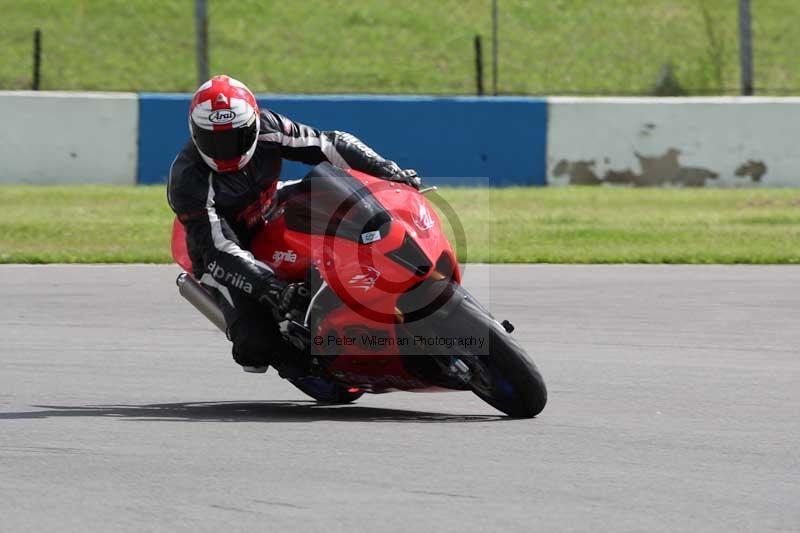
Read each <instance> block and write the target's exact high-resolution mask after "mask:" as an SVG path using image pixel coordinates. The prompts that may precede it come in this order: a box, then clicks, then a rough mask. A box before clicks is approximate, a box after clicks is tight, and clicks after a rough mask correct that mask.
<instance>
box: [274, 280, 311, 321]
mask: <svg viewBox="0 0 800 533" xmlns="http://www.w3.org/2000/svg"><path fill="white" fill-rule="evenodd" d="M310 303H311V291H309V290H308V287H306V286H305V285H304V284H302V283H289V284H288V285H287V286H286V288H285V289H283V291H282V292H281V297H280V304H279V306H278V311H280V313H281V314H282V315H283V316H285V317H286V318H288V319H290V320H294V321H295V322H301V323H302V322H303V319H304V318H305V314H306V310H307V309H308V305H309V304H310Z"/></svg>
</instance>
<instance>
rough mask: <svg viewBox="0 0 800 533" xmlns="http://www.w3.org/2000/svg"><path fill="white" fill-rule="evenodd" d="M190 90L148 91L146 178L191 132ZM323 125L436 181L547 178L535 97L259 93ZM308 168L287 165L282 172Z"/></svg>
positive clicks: (160, 169) (160, 177)
mask: <svg viewBox="0 0 800 533" xmlns="http://www.w3.org/2000/svg"><path fill="white" fill-rule="evenodd" d="M189 100H190V96H189V95H183V94H176V95H165V94H142V95H141V98H140V117H141V119H140V128H141V130H140V152H139V180H140V182H142V183H162V182H164V180H165V179H166V175H167V172H168V171H169V166H170V163H171V162H172V159H173V158H174V157H175V154H176V152H177V151H178V150H179V149H180V147H181V146H182V145H183V143H185V142H186V141H187V140H188V138H189V133H188V126H187V123H186V120H187V114H188V113H187V110H188V107H189ZM259 104H260V105H261V106H265V107H269V108H270V109H272V110H274V111H277V112H278V113H282V114H285V115H287V116H289V117H290V118H292V119H294V120H297V121H299V122H303V123H306V124H309V125H311V126H314V127H317V128H320V129H323V130H329V129H330V130H333V129H337V130H343V131H348V132H350V133H352V134H354V135H356V136H357V137H359V138H361V140H363V141H364V142H365V143H367V144H368V145H369V146H371V147H373V148H374V149H375V150H377V151H378V152H379V153H381V154H382V155H384V156H386V157H388V158H390V159H394V160H395V161H397V163H398V164H399V165H400V166H402V167H410V168H416V169H417V170H418V171H419V173H420V174H421V175H422V176H424V177H425V181H426V183H430V184H459V185H512V184H513V185H534V184H535V185H544V183H545V181H544V176H545V154H546V146H547V143H546V135H547V103H546V101H545V100H541V99H535V98H469V97H464V98H433V97H379V96H285V95H264V96H260V97H259ZM307 171H308V168H307V167H305V165H301V164H298V163H287V164H285V165H284V172H283V177H285V178H298V177H302V176H303V175H304V174H305V173H306V172H307Z"/></svg>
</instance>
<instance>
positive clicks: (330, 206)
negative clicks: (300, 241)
mask: <svg viewBox="0 0 800 533" xmlns="http://www.w3.org/2000/svg"><path fill="white" fill-rule="evenodd" d="M285 220H286V227H287V228H288V229H291V230H294V231H299V232H302V233H309V234H312V235H335V236H337V237H341V238H344V239H348V240H351V241H355V242H360V243H362V244H369V243H371V242H374V241H377V240H380V239H382V238H383V237H385V236H386V235H387V234H388V233H389V229H390V227H391V217H390V216H389V213H387V212H386V210H385V209H384V208H383V206H382V205H381V204H380V203H379V202H378V200H377V199H376V198H375V197H374V196H373V195H372V193H371V192H370V191H369V189H367V187H365V186H364V184H362V183H361V182H360V181H358V180H357V179H355V178H354V177H352V176H350V175H349V174H347V173H346V172H345V171H343V170H340V169H338V168H336V167H333V166H331V165H328V164H322V165H319V166H317V167H315V168H314V170H312V172H311V173H310V174H309V175H308V176H306V177H305V178H303V181H301V182H300V183H298V184H297V185H294V186H293V187H292V191H291V195H290V197H289V199H288V200H287V202H286V206H285Z"/></svg>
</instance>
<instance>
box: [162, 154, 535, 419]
mask: <svg viewBox="0 0 800 533" xmlns="http://www.w3.org/2000/svg"><path fill="white" fill-rule="evenodd" d="M423 192H424V191H423ZM265 221H266V224H265V229H264V230H262V231H261V232H260V233H259V234H258V235H257V236H256V238H255V239H254V241H253V243H252V245H251V251H252V253H253V254H254V255H255V257H256V258H257V259H259V260H260V261H262V262H264V263H266V264H268V265H269V266H270V267H271V268H272V269H273V270H274V271H275V273H276V275H277V276H278V277H280V278H281V279H284V280H286V281H288V282H295V283H300V282H302V283H304V284H306V286H307V288H308V290H309V291H310V294H311V295H313V296H312V297H311V303H310V305H309V307H308V310H307V312H306V313H305V318H304V320H302V321H301V320H287V319H282V320H283V321H282V323H281V332H282V334H283V335H284V336H285V338H286V340H287V341H289V342H291V343H292V344H293V345H295V346H297V347H298V348H301V349H302V350H304V351H305V353H307V354H308V357H307V358H304V360H303V361H296V362H293V363H282V366H278V368H277V370H278V371H279V373H280V375H281V377H284V378H286V379H288V380H289V381H290V382H291V383H293V384H294V385H295V386H296V387H297V388H298V389H300V390H301V391H303V392H304V393H305V394H307V395H309V396H311V397H312V398H314V399H316V400H318V401H321V402H331V403H349V402H353V401H355V400H357V399H358V398H359V397H360V396H361V395H362V394H364V393H366V392H369V393H384V392H391V391H397V390H405V391H418V392H435V391H453V390H457V391H464V390H470V391H473V392H474V393H475V394H477V395H478V396H479V397H480V398H482V399H483V400H484V401H486V402H487V403H489V404H490V405H492V406H493V407H495V408H497V409H498V410H500V411H502V412H504V413H506V414H508V415H509V416H512V417H526V418H527V417H533V416H536V415H537V414H538V413H539V412H541V410H542V409H543V408H544V406H545V403H546V402H547V390H546V388H545V384H544V381H543V380H542V377H541V375H540V374H539V371H538V370H537V369H536V366H535V365H534V363H533V361H531V360H530V358H529V357H528V356H527V355H526V353H525V351H524V350H523V349H522V347H521V346H520V345H519V344H518V343H517V342H516V341H515V340H514V339H513V338H512V336H511V331H513V326H512V325H511V324H510V323H509V322H508V321H503V323H500V322H498V321H497V320H495V318H494V317H493V316H492V315H491V314H490V313H489V311H488V310H487V309H486V308H484V307H483V306H481V305H480V304H479V303H478V302H477V301H476V300H475V299H474V298H473V297H472V296H471V295H470V294H469V293H468V292H467V291H466V289H464V288H463V287H462V286H461V272H460V268H459V265H458V262H457V261H456V256H455V253H454V252H453V248H452V246H451V245H450V242H449V241H448V239H447V237H446V236H445V234H444V232H443V230H442V225H441V221H440V219H439V216H438V214H437V212H436V211H435V210H434V209H433V207H432V206H431V204H430V203H429V202H428V201H427V199H426V198H425V197H424V196H423V194H422V193H420V192H419V191H417V190H415V189H413V188H412V187H409V186H406V185H403V184H398V183H394V182H388V181H385V180H381V179H378V178H375V177H373V176H369V175H367V174H364V173H361V172H356V171H353V170H347V171H344V170H341V169H338V168H336V167H333V166H331V165H328V164H325V163H324V164H322V165H319V166H317V167H315V168H314V169H313V170H312V171H311V173H310V174H309V175H308V176H306V177H305V178H304V179H303V180H301V181H299V182H295V183H292V184H291V185H287V186H284V187H282V188H281V189H280V190H279V191H278V194H277V195H276V199H275V201H274V204H273V205H272V206H271V208H270V211H269V212H268V213H267V214H266V215H265ZM173 257H174V258H175V261H176V262H177V263H178V264H179V265H180V266H181V267H183V268H184V269H185V270H186V271H187V272H191V262H190V261H189V258H188V255H187V253H186V245H185V236H184V233H183V228H182V226H181V225H180V223H179V222H178V221H177V220H176V221H175V226H174V231H173ZM177 282H178V286H179V290H180V293H181V294H182V295H183V296H184V297H186V298H187V300H189V301H190V302H191V303H192V304H193V305H194V306H195V307H196V308H197V309H198V310H200V311H201V312H202V313H203V314H204V315H205V316H206V317H208V318H209V319H210V320H211V321H212V322H214V323H215V324H216V325H217V326H218V327H219V328H220V329H221V330H222V331H225V321H224V318H223V317H222V313H221V311H220V309H219V307H218V306H217V304H216V302H215V301H214V299H213V298H212V297H211V296H210V295H209V293H208V292H206V290H205V289H204V288H203V287H202V286H201V285H200V284H199V283H198V282H197V281H196V280H195V279H194V278H193V277H192V276H191V275H190V274H187V273H185V272H184V273H182V274H181V275H180V276H179V277H178V280H177Z"/></svg>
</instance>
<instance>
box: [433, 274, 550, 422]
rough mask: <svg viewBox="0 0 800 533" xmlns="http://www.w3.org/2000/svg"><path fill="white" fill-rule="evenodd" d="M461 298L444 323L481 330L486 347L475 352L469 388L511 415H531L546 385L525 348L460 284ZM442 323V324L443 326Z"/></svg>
mask: <svg viewBox="0 0 800 533" xmlns="http://www.w3.org/2000/svg"><path fill="white" fill-rule="evenodd" d="M455 292H456V294H459V296H460V297H461V301H460V302H459V304H458V307H456V308H455V309H453V310H452V311H451V312H450V314H449V316H448V319H447V320H446V321H444V324H447V325H449V326H450V327H455V328H457V329H456V330H454V331H472V332H485V334H486V335H487V337H488V340H489V350H488V353H487V354H485V355H481V356H477V357H476V359H477V361H476V363H477V364H476V366H477V367H479V368H476V369H473V371H477V372H479V373H481V374H482V375H478V376H476V378H477V379H473V385H472V387H471V388H472V391H473V392H474V393H475V394H476V395H478V397H480V398H481V399H482V400H483V401H485V402H486V403H488V404H489V405H491V406H492V407H494V408H495V409H497V410H499V411H502V412H503V413H505V414H507V415H508V416H511V417H514V418H533V417H534V416H536V415H538V414H539V413H541V412H542V409H544V406H545V405H546V404H547V387H546V386H545V384H544V379H542V375H541V374H540V373H539V370H538V369H537V368H536V365H535V364H534V363H533V361H532V360H531V359H530V357H528V355H527V354H526V353H525V350H524V349H523V348H522V346H520V345H519V343H518V342H517V341H516V340H514V338H513V337H512V336H511V335H510V334H509V333H508V332H506V330H505V328H503V326H501V325H500V324H499V323H497V321H496V320H495V319H494V317H492V315H491V313H489V311H488V310H487V309H486V308H484V307H483V306H482V305H480V304H479V303H478V302H477V301H476V300H475V299H474V298H473V297H472V295H471V294H469V293H468V292H467V291H466V290H465V289H464V288H463V287H460V286H459V287H457V288H456V289H455ZM445 327H446V326H445Z"/></svg>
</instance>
